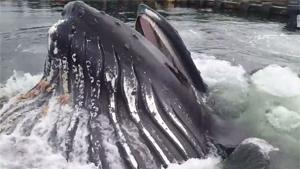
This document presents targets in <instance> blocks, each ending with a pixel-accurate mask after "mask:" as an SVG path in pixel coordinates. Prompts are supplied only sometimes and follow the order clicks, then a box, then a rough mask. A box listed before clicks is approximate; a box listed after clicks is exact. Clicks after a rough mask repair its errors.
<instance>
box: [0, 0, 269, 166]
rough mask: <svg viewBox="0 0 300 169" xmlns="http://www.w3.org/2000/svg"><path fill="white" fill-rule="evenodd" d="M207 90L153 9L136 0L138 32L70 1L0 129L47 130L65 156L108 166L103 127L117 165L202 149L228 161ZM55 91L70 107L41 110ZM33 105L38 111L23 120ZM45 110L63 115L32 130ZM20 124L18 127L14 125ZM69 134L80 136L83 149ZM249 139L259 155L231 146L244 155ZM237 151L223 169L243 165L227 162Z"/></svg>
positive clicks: (163, 161)
mask: <svg viewBox="0 0 300 169" xmlns="http://www.w3.org/2000/svg"><path fill="white" fill-rule="evenodd" d="M206 93H207V85H206V84H205V83H204V81H203V80H202V78H201V75H200V73H199V72H198V70H197V69H196V67H195V65H194V63H193V61H192V58H191V56H190V53H189V51H188V50H187V49H186V47H185V45H184V43H183V41H182V39H181V38H180V36H179V34H178V33H177V31H176V30H175V29H174V28H173V27H172V26H171V25H170V24H169V23H168V22H167V21H166V20H165V19H164V18H163V17H162V16H161V15H159V14H158V13H157V12H155V11H154V10H152V9H151V8H149V7H147V6H146V5H141V6H140V7H139V11H138V18H137V21H136V30H135V29H132V28H131V27H129V26H128V25H126V24H125V23H123V22H121V21H120V20H118V19H116V18H113V17H112V16H109V15H108V14H106V13H105V12H103V11H98V10H96V9H95V8H92V7H90V6H88V5H87V4H85V3H83V2H81V1H74V2H69V3H68V4H67V5H66V6H65V7H64V10H63V12H62V18H61V19H60V20H59V21H58V22H57V23H56V24H54V25H53V26H52V27H51V28H50V29H49V48H48V55H47V58H46V61H45V68H44V75H43V77H42V79H41V80H40V82H39V83H38V84H37V85H36V86H35V87H34V88H32V89H31V90H30V91H29V92H27V93H26V94H24V95H21V96H19V97H18V98H17V99H16V101H15V103H14V104H11V105H8V106H6V107H5V108H4V110H2V112H1V114H0V132H1V133H6V134H11V133H13V132H14V130H21V131H22V134H23V135H25V136H28V135H31V134H32V133H35V134H37V135H41V136H44V135H45V134H44V133H48V135H47V140H48V142H49V144H50V145H51V146H52V147H54V149H56V150H57V151H58V152H62V153H63V154H64V156H65V158H66V159H67V160H68V161H72V159H74V158H76V157H75V156H76V155H74V152H77V155H78V154H82V156H87V158H86V159H87V161H89V162H92V163H94V164H95V166H97V167H98V168H103V169H108V168H114V167H113V163H115V162H116V161H113V160H110V158H109V151H108V149H107V146H108V144H107V142H105V141H107V140H106V137H107V134H106V133H107V132H108V131H112V132H111V133H112V136H111V137H113V138H115V142H113V143H115V144H116V147H117V150H116V151H117V152H118V153H119V156H118V157H117V158H118V159H119V162H120V163H121V164H122V166H123V167H124V168H133V169H138V168H140V169H144V168H145V169H146V168H150V169H156V168H163V167H167V166H168V165H169V164H170V163H175V162H176V163H182V162H184V161H186V160H188V159H189V158H205V157H207V156H209V155H216V156H222V157H223V158H227V157H228V156H229V154H230V153H231V152H232V150H231V151H227V150H228V149H227V148H225V147H224V146H222V145H221V144H220V143H218V141H217V140H215V139H214V137H213V134H212V133H213V131H212V130H213V129H214V127H212V126H213V125H214V123H215V120H214V118H213V116H212V115H211V110H210V108H209V107H208V106H206V104H205V95H206ZM53 97H55V98H57V99H58V102H59V103H60V105H61V106H62V107H64V106H67V105H68V106H69V107H70V110H69V111H67V112H66V111H65V109H63V108H61V109H59V110H57V111H56V112H51V111H50V110H47V107H48V106H47V105H48V104H49V100H50V99H51V98H53ZM29 105H31V106H30V107H31V108H30V109H29V108H26V107H29ZM22 109H24V110H22ZM20 110H22V111H20ZM31 110H36V111H34V112H40V113H38V114H35V115H34V116H32V118H31V119H29V118H27V116H29V115H28V114H30V113H31V114H32V111H31ZM17 111H19V113H15V112H17ZM28 112H29V113H28ZM51 113H56V116H57V117H61V118H58V119H60V120H57V121H55V122H53V126H50V127H49V129H48V130H39V127H37V126H38V124H37V123H39V121H42V120H43V118H44V116H49V114H51ZM21 122H24V125H21V126H18V123H21ZM25 122H26V125H25ZM103 126H104V127H103ZM82 128H84V131H85V132H86V133H87V134H85V133H83V132H82V131H81V130H80V129H82ZM76 139H82V140H84V142H85V143H86V145H87V147H85V146H83V145H80V144H78V143H77V142H76ZM249 144H250V145H252V147H256V149H255V150H254V151H255V153H257V154H259V153H260V150H257V149H258V148H257V146H255V144H254V142H253V141H252V142H251V141H248V142H244V143H243V144H241V145H239V146H238V147H241V148H239V149H238V150H239V151H242V153H244V154H245V151H247V152H248V153H251V151H250V150H249V148H247V147H246V148H245V146H248V147H249ZM250 147H251V146H250ZM243 148H244V149H245V150H244V149H243ZM238 150H234V151H233V153H232V154H233V155H234V156H231V158H228V160H227V161H226V162H225V163H224V166H225V168H226V166H229V167H227V168H234V167H235V168H239V167H240V166H242V164H232V163H231V161H234V160H236V158H235V157H239V154H240V153H239V151H238ZM83 154H84V155H83ZM257 157H259V158H260V157H261V156H257ZM230 159H233V160H230ZM253 159H256V156H254V157H253ZM256 160H257V159H256ZM262 160H263V161H268V159H267V158H265V157H264V156H263V157H262V158H260V159H259V160H258V161H262ZM248 162H249V161H248ZM256 164H259V165H262V166H263V167H265V166H267V165H268V163H259V162H257V161H256ZM247 165H248V166H249V169H250V168H251V165H249V164H247ZM237 166H238V167H237ZM256 167H257V166H256ZM252 168H253V167H252ZM253 169H254V168H253Z"/></svg>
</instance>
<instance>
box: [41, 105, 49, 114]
mask: <svg viewBox="0 0 300 169" xmlns="http://www.w3.org/2000/svg"><path fill="white" fill-rule="evenodd" d="M48 110H49V106H48V105H45V106H44V107H43V109H42V116H43V117H45V116H47V114H48Z"/></svg>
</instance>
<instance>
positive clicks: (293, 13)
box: [287, 0, 300, 30]
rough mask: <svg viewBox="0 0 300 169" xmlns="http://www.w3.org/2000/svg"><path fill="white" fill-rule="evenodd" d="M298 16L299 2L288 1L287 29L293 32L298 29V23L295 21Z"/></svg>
mask: <svg viewBox="0 0 300 169" xmlns="http://www.w3.org/2000/svg"><path fill="white" fill-rule="evenodd" d="M299 16H300V0H289V4H288V22H287V29H289V30H295V29H299V28H300V23H299V22H300V21H297V17H299ZM297 22H298V23H297Z"/></svg>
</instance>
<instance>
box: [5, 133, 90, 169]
mask: <svg viewBox="0 0 300 169" xmlns="http://www.w3.org/2000/svg"><path fill="white" fill-rule="evenodd" d="M0 168H1V169H23V168H28V169H45V168H47V169H96V167H95V165H93V164H80V163H78V162H67V160H66V159H65V157H64V156H62V155H61V154H59V153H54V152H53V151H52V149H51V147H50V146H49V145H48V144H47V141H44V140H42V139H41V138H39V137H35V136H30V137H24V136H20V135H0Z"/></svg>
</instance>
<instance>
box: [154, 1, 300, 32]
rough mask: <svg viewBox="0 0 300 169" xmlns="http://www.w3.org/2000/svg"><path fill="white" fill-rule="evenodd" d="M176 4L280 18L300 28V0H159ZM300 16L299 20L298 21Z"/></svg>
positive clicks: (291, 27) (293, 26) (242, 14)
mask: <svg viewBox="0 0 300 169" xmlns="http://www.w3.org/2000/svg"><path fill="white" fill-rule="evenodd" d="M157 1H158V2H160V3H172V4H174V5H175V6H187V7H196V8H212V9H213V10H214V11H216V12H235V13H237V14H239V15H241V16H248V15H256V16H259V17H262V18H267V19H272V18H280V20H284V21H286V23H287V28H288V29H291V30H293V29H299V28H300V0H167V1H162V0H157ZM297 18H298V21H297Z"/></svg>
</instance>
